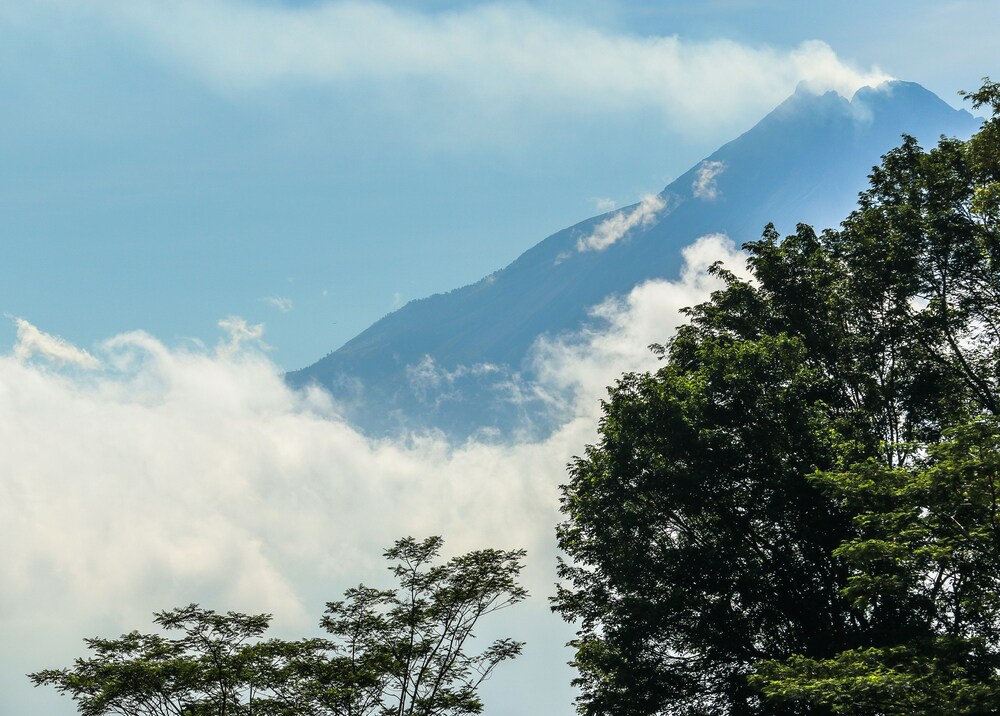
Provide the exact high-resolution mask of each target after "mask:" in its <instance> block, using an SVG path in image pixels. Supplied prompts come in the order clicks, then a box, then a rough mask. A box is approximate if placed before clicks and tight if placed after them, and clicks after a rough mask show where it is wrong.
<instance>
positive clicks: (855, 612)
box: [553, 80, 1000, 715]
mask: <svg viewBox="0 0 1000 716" xmlns="http://www.w3.org/2000/svg"><path fill="white" fill-rule="evenodd" d="M970 97H971V99H972V100H973V102H974V103H975V104H976V106H983V105H988V106H990V107H992V108H993V110H994V118H993V119H992V120H990V121H988V122H987V123H986V124H985V125H984V126H983V128H982V129H981V131H980V132H978V133H977V134H976V135H975V136H974V137H973V138H972V139H971V140H969V141H968V142H960V141H957V140H951V139H942V140H941V142H940V143H939V144H938V146H937V147H935V148H934V149H932V150H931V151H929V152H925V151H924V150H922V149H921V148H920V147H919V146H918V145H917V143H916V141H915V140H913V139H912V138H909V137H905V138H904V142H903V144H902V145H901V146H900V147H899V148H898V149H895V150H893V151H891V152H889V153H888V154H887V155H886V156H885V157H884V158H883V162H882V164H881V166H879V167H876V168H875V169H874V170H873V173H872V176H871V188H870V189H869V190H868V191H867V192H865V193H864V194H863V195H862V196H861V198H860V203H859V208H858V210H857V211H855V212H854V213H853V214H852V215H851V216H850V217H848V219H847V220H846V221H845V222H844V224H843V226H842V228H841V229H840V230H838V231H827V232H824V233H823V234H822V235H821V236H817V235H816V234H815V233H814V232H813V231H812V230H811V229H810V228H809V227H807V226H799V227H798V230H797V232H796V233H795V234H794V235H792V236H789V237H787V238H785V239H784V240H780V237H779V236H778V234H777V232H775V231H774V229H773V227H768V228H767V229H766V230H765V232H764V235H763V237H762V239H761V240H760V241H756V242H751V243H749V244H747V245H745V246H744V248H745V250H746V251H747V252H748V254H749V259H748V267H749V269H750V271H751V273H752V276H753V279H752V280H751V281H742V280H739V279H738V278H737V277H736V276H734V275H733V274H732V273H730V272H728V271H726V270H725V269H724V268H723V267H721V266H716V267H714V269H713V270H714V271H715V273H716V274H717V275H718V276H720V277H721V278H722V279H723V280H724V282H725V286H724V288H723V289H722V290H720V291H718V292H716V293H714V294H713V296H712V298H711V300H710V301H708V302H706V303H705V304H702V305H700V306H697V307H695V308H693V309H689V311H688V313H689V316H690V319H691V320H690V323H689V324H688V325H686V326H684V327H683V328H682V329H681V330H679V331H678V333H677V335H676V336H675V337H674V338H673V339H672V340H671V341H670V343H669V344H668V345H666V346H661V347H657V348H656V350H658V352H659V353H660V355H661V357H662V359H663V366H662V367H661V368H660V369H659V370H658V371H657V372H656V373H653V374H632V375H626V376H624V377H623V378H622V379H621V380H619V381H618V382H617V384H616V385H615V386H614V387H612V388H611V389H610V391H609V399H608V400H607V401H606V403H605V404H604V415H603V418H602V420H601V424H600V441H599V443H598V444H597V445H594V446H588V448H587V450H586V453H585V455H584V456H583V457H582V458H578V459H576V460H575V461H574V462H573V463H572V464H571V465H570V471H569V473H570V480H569V482H568V484H566V485H565V486H564V488H563V502H562V508H563V512H564V514H565V516H566V520H565V521H564V522H563V523H562V524H561V525H560V526H559V528H558V537H559V543H560V546H561V548H562V549H563V550H564V551H565V553H566V554H567V556H568V558H569V561H567V562H564V563H561V565H560V576H561V578H562V580H563V582H562V586H561V588H560V589H559V592H558V593H557V596H556V598H555V599H554V603H553V606H554V608H555V609H556V610H557V611H558V612H560V613H561V614H562V615H563V616H564V617H565V618H566V619H569V620H573V621H575V622H576V623H577V624H578V627H579V628H578V636H577V639H576V640H575V641H574V642H573V645H574V647H575V648H576V657H575V665H576V667H577V669H578V671H579V677H578V679H577V685H578V686H579V687H580V689H581V696H580V698H579V701H578V705H579V710H580V712H581V713H584V714H595V715H596V714H636V715H638V714H692V715H694V714H784V713H788V714H799V713H830V711H831V710H835V703H834V700H833V699H832V698H831V699H823V698H818V697H816V694H817V693H819V692H818V691H812V692H809V693H808V694H807V692H806V691H805V690H802V689H800V690H798V691H796V692H795V693H793V691H794V689H793V688H792V686H794V684H795V683H799V684H800V685H801V684H805V683H806V682H807V681H808V678H807V677H808V674H807V672H808V671H809V669H812V670H813V673H814V674H815V675H816V679H817V682H816V683H819V681H821V680H822V679H824V678H827V676H829V674H830V673H831V672H830V669H832V668H833V667H834V666H836V665H837V663H840V665H841V666H842V667H843V668H842V670H841V672H840V673H842V674H843V675H844V677H845V681H844V683H843V684H842V686H843V688H842V690H841V691H840V692H837V693H839V694H840V695H841V696H842V697H844V698H847V697H846V696H844V695H845V694H850V693H851V689H857V688H859V687H860V686H861V684H862V683H863V682H864V679H865V678H868V677H871V676H872V675H877V674H888V673H890V672H891V673H892V674H893V675H894V676H892V678H888V677H887V678H886V679H885V680H883V682H882V683H883V685H884V686H886V688H887V689H888V687H890V686H893V684H895V686H893V688H896V687H899V684H898V683H896V682H893V679H894V678H896V677H897V676H898V675H899V673H901V672H900V671H899V669H898V668H897V665H898V664H899V663H901V662H902V661H906V660H907V659H909V660H911V661H912V660H913V656H912V655H913V654H914V653H915V651H914V650H917V649H918V648H923V649H927V650H928V651H925V652H923V653H924V654H925V658H923V659H922V660H920V661H919V665H915V666H914V669H913V670H912V672H911V676H913V677H914V678H917V677H916V676H915V675H916V674H918V673H924V674H926V673H927V670H928V669H931V665H933V669H931V672H930V673H933V674H934V675H935V677H934V678H935V679H937V684H938V687H940V689H939V690H940V691H945V690H947V688H950V687H949V684H950V685H951V686H956V687H957V686H960V685H961V684H964V683H966V682H967V684H968V686H969V689H966V690H965V691H963V693H964V694H965V695H966V696H963V697H962V698H966V697H968V698H972V697H971V696H969V695H970V694H972V693H973V691H975V690H976V689H979V688H980V687H983V688H985V687H984V686H983V685H984V684H987V683H988V680H986V674H987V673H992V672H989V668H992V667H989V668H988V667H987V666H983V665H984V664H989V663H991V662H990V661H989V658H992V656H990V657H989V658H986V657H985V656H984V659H978V658H977V659H976V660H969V659H966V658H965V657H961V658H960V654H959V652H960V651H961V648H960V647H959V646H956V642H954V641H949V640H948V639H947V638H946V637H947V636H948V626H947V624H946V622H944V621H941V620H940V619H937V618H934V617H932V614H931V612H929V611H927V610H926V609H924V610H923V611H921V610H920V609H918V608H917V606H918V603H919V600H916V599H915V598H914V599H911V600H909V601H906V600H904V601H902V602H899V603H897V602H894V601H893V599H890V597H889V595H888V594H882V595H881V597H880V598H879V599H877V600H875V602H873V601H871V600H872V599H873V598H874V597H873V595H872V594H871V592H872V590H875V591H877V590H878V589H881V588H883V587H884V584H883V582H882V581H880V580H881V579H882V578H883V577H885V575H884V574H880V575H877V576H878V578H874V577H873V579H872V580H871V581H870V582H868V583H867V584H868V587H869V590H868V592H869V593H868V594H867V596H866V599H868V601H865V600H864V599H861V596H860V592H859V591H858V589H859V588H860V585H861V584H862V581H859V580H861V577H862V576H863V575H864V574H865V572H864V570H865V569H867V567H864V566H863V564H862V563H860V562H859V561H858V558H856V557H857V555H858V554H860V553H866V551H867V553H869V554H870V549H871V547H872V545H873V544H874V542H873V541H872V540H875V541H877V540H879V539H881V540H885V539H886V534H885V533H883V534H880V535H879V534H874V535H873V534H868V533H865V532H864V530H863V528H864V527H865V526H866V525H868V526H870V525H871V524H873V523H870V522H866V521H865V520H866V519H874V518H871V517H870V515H869V516H868V517H866V515H868V513H867V512H866V511H865V510H866V509H867V508H863V506H862V504H861V503H860V502H858V500H857V499H848V498H847V497H846V496H845V495H846V494H847V493H849V494H854V493H852V492H851V490H852V489H853V488H854V487H855V486H856V485H857V484H859V481H860V478H858V479H854V478H857V475H859V474H861V473H863V472H864V470H868V471H869V477H871V474H870V471H871V470H874V469H876V468H877V469H878V470H881V471H882V473H881V474H884V475H896V476H898V475H901V474H907V475H910V474H922V473H920V470H922V469H924V467H925V466H923V463H922V462H921V461H922V460H924V459H925V458H926V456H927V455H928V454H931V455H939V456H940V455H941V454H942V453H941V452H940V451H937V448H936V447H935V446H936V444H937V443H939V442H941V441H942V440H943V441H944V444H949V443H948V441H949V440H951V439H952V438H949V437H947V436H948V435H954V433H949V432H948V430H949V429H950V428H954V427H955V426H960V425H963V424H966V423H967V422H968V421H970V420H972V419H975V418H976V417H977V416H983V415H985V416H992V415H996V414H997V413H998V405H1000V400H998V396H1000V393H998V382H1000V370H998V366H1000V354H998V350H1000V340H998V339H1000V333H998V329H1000V263H998V262H1000V235H998V223H997V219H998V216H1000V214H998V205H1000V184H998V180H1000V172H998V164H1000V120H998V119H997V114H998V113H1000V101H998V100H1000V92H998V89H997V86H996V85H994V84H992V83H990V82H989V81H988V80H987V81H986V83H985V84H984V86H983V88H982V89H981V90H980V91H979V92H977V93H974V94H972V95H970ZM941 449H942V450H943V449H944V448H941ZM853 466H861V467H858V468H856V469H855V467H853ZM873 466H874V467H873ZM928 469H929V468H928ZM914 470H916V471H917V472H915V473H914V472H913V471H914ZM859 471H860V472H859ZM823 475H825V476H826V479H823V478H821V477H818V476H823ZM848 475H854V478H849V477H848ZM834 476H839V477H834ZM872 479H873V480H874V478H872ZM881 479H882V478H879V479H878V480H874V481H875V482H878V483H879V484H883V483H882V482H881ZM838 480H839V482H838ZM838 484H839V485H840V486H841V487H843V488H844V490H840V491H838V490H837V488H836V485H838ZM903 492H904V493H905V492H906V491H905V490H904V491H903ZM855 497H857V498H858V499H861V498H860V495H855ZM897 508H899V506H898V505H897V506H896V508H894V509H897ZM899 509H902V508H899ZM909 509H918V508H917V507H915V506H913V505H910V506H909ZM883 524H884V525H888V527H887V528H886V529H888V530H889V531H890V532H891V530H892V529H896V528H898V527H900V525H899V524H896V523H893V522H892V521H891V520H887V521H885V522H884V523H883ZM859 540H861V541H860V542H859ZM911 546H912V545H908V546H907V547H905V548H904V547H901V548H900V549H908V548H909V547H911ZM852 550H854V551H852ZM976 564H977V565H979V566H978V567H976V568H977V569H979V568H983V569H985V568H986V566H985V565H986V564H987V562H986V561H984V560H978V561H977V562H976ZM925 567H926V565H925ZM970 569H971V567H970ZM929 574H930V572H929V571H921V570H920V569H917V568H912V569H909V570H903V573H902V574H899V573H896V574H895V577H896V578H898V579H901V580H903V581H907V580H909V581H908V582H907V587H906V588H905V589H903V588H902V587H898V588H897V593H896V595H897V597H898V596H899V594H902V593H904V592H905V593H907V594H911V595H912V594H915V593H917V592H919V591H920V590H919V589H918V586H919V585H920V584H922V581H921V580H924V579H926V578H927V577H928V575H929ZM889 581H890V582H891V580H889ZM963 583H964V582H963ZM983 584H986V582H983ZM962 594H963V595H964V596H963V597H962V599H967V600H972V601H976V600H979V601H980V602H981V603H980V604H978V605H977V606H976V609H978V610H981V611H982V613H983V614H986V613H987V612H988V611H989V610H988V609H986V606H985V601H984V600H986V595H987V594H988V590H987V589H986V588H985V587H984V588H982V589H979V590H978V591H975V590H972V591H964V592H962ZM925 596H926V595H925ZM926 598H929V599H930V601H931V602H933V603H934V604H935V605H936V607H937V608H939V609H945V606H944V605H945V604H946V603H947V602H948V600H952V601H954V600H955V599H958V597H956V596H955V592H954V590H953V589H952V588H951V587H950V586H949V587H948V588H944V589H941V590H939V591H938V592H935V593H934V594H933V595H932V596H930V597H926ZM859 600H860V601H859ZM876 602H877V603H878V604H880V605H882V606H880V607H879V608H871V604H873V603H876ZM890 605H893V606H892V608H890ZM987 621H988V620H985V617H984V620H982V621H980V622H979V623H978V624H977V625H976V626H975V627H972V626H970V629H972V630H973V631H974V632H975V633H976V634H977V635H978V636H983V634H984V633H985V631H984V630H986V628H987V626H986V625H987ZM977 638H978V637H977ZM987 641H988V640H987ZM970 643H971V642H970ZM981 643H982V644H987V642H981ZM966 646H968V644H966ZM983 648H984V649H986V650H987V652H989V650H991V649H993V647H992V646H984V647H983ZM872 649H875V650H876V651H871V650H872ZM880 653H881V654H884V655H885V660H883V661H881V662H880V661H878V659H877V658H876V657H877V656H878V654H880ZM985 653H986V652H984V654H985ZM799 667H801V668H799ZM782 669H784V671H782ZM796 669H799V671H796ZM921 669H923V671H921ZM984 669H985V671H984ZM796 674H798V675H799V677H801V679H802V680H801V681H800V682H795V681H794V679H795V678H798V677H796ZM851 679H854V681H853V682H852V681H851ZM963 680H964V681H963ZM932 681H933V679H931V680H926V679H925V683H927V684H928V685H930V684H931V683H932ZM824 688H825V687H824ZM899 688H902V687H899ZM970 689H971V690H970ZM890 691H891V689H888V691H886V693H889V692H890ZM932 692H933V688H931V687H930V686H928V690H927V693H928V694H929V693H932ZM900 693H901V692H900ZM782 696H786V697H788V698H784V697H782ZM888 698H890V699H891V697H888ZM924 703H928V701H927V700H925V702H924ZM912 706H913V704H912V703H911V704H910V707H911V710H913V709H912ZM884 707H885V704H884V703H883V704H882V705H881V706H876V705H874V704H869V707H868V710H864V708H862V707H859V709H860V710H858V711H855V712H852V713H870V714H877V713H895V712H894V711H886V710H884ZM901 708H902V707H901ZM880 709H881V710H880ZM918 712H919V711H918ZM928 713H936V712H932V711H928Z"/></svg>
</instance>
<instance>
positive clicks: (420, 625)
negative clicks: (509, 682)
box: [29, 537, 527, 716]
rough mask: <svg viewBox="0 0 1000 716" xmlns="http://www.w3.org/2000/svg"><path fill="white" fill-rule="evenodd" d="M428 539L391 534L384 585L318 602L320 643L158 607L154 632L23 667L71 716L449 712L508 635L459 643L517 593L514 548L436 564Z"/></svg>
mask: <svg viewBox="0 0 1000 716" xmlns="http://www.w3.org/2000/svg"><path fill="white" fill-rule="evenodd" d="M441 546H442V540H441V538H440V537H430V538H428V539H425V540H422V541H418V540H415V539H413V538H406V539H401V540H398V541H397V542H396V543H395V545H394V546H393V547H392V548H390V549H388V550H386V552H385V556H386V558H388V559H389V560H390V561H391V562H393V566H392V567H391V570H392V572H393V574H394V576H395V577H396V579H397V581H398V587H397V588H395V589H389V590H379V589H372V588H370V587H366V586H364V585H359V586H358V587H355V588H352V589H349V590H347V592H346V593H345V598H344V600H342V601H337V602H330V603H329V604H328V605H327V609H326V613H325V615H324V617H323V619H322V621H321V625H322V626H323V627H324V628H325V629H326V631H327V632H329V634H330V635H331V637H330V638H329V639H303V640H299V641H283V640H279V639H267V640H265V639H264V638H263V635H264V632H265V631H266V630H267V628H268V625H269V623H270V615H268V614H258V615H246V614H239V613H235V612H229V613H227V614H225V615H222V614H217V613H215V612H213V611H210V610H206V609H202V608H200V607H198V606H197V605H190V606H188V607H183V608H180V609H174V610H171V611H166V612H160V613H157V614H156V615H155V619H154V621H155V623H156V624H157V625H158V626H159V627H161V628H162V629H163V630H164V632H167V633H169V632H171V631H179V632H180V636H179V637H178V638H170V637H169V636H167V635H166V634H140V633H139V632H131V633H129V634H126V635H124V636H122V637H120V638H118V639H87V640H86V643H87V646H88V647H89V648H90V649H91V651H92V652H93V654H92V655H91V656H89V657H87V658H80V659H77V660H76V662H75V664H74V666H73V668H67V669H50V670H45V671H39V672H36V673H34V674H30V675H29V676H30V678H31V680H32V681H33V682H34V683H35V685H36V686H40V685H48V686H53V687H55V688H56V689H57V690H58V691H60V692H61V693H64V694H67V695H69V696H71V697H72V698H73V699H74V700H75V701H76V704H77V709H78V711H79V713H81V714H84V716H103V715H104V714H118V715H120V716H171V715H172V716H460V715H462V714H477V713H480V712H481V711H482V709H483V704H482V701H481V700H480V698H479V696H478V688H479V686H480V685H481V684H482V682H483V681H484V680H485V679H486V678H488V677H489V676H490V674H491V673H492V672H493V670H494V669H495V668H496V666H497V665H498V664H500V662H502V661H505V660H507V659H511V658H514V657H516V656H517V655H518V654H519V653H520V651H521V647H522V644H521V643H520V642H516V641H513V640H511V639H499V640H496V641H494V642H493V643H492V644H490V645H489V646H487V647H486V649H484V650H483V651H482V652H480V653H469V651H468V647H469V640H470V639H472V638H473V637H474V629H475V627H476V625H477V624H478V623H479V620H480V619H481V618H482V617H485V616H487V615H489V614H492V613H493V612H496V611H498V610H500V609H504V608H506V607H509V606H511V605H513V604H516V603H517V602H520V601H522V600H523V599H524V598H525V597H526V596H527V592H526V591H525V590H524V588H523V587H521V586H520V585H519V584H518V583H517V577H518V575H519V574H520V571H521V568H522V564H521V560H522V559H523V558H524V552H523V551H520V550H517V551H501V550H496V549H484V550H477V551H473V552H469V553H468V554H464V555H461V556H458V557H454V558H452V559H450V560H448V561H447V562H445V563H443V564H437V563H436V560H437V557H438V554H439V552H440V549H441Z"/></svg>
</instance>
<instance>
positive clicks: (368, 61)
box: [36, 0, 888, 133]
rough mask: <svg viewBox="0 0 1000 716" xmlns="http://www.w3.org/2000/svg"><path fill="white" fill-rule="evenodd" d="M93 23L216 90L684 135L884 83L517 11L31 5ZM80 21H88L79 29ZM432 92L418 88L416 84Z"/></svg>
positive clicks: (828, 52)
mask: <svg viewBox="0 0 1000 716" xmlns="http://www.w3.org/2000/svg"><path fill="white" fill-rule="evenodd" d="M36 2H37V3H38V4H40V5H41V6H42V7H49V8H55V9H56V11H57V12H58V13H60V15H61V16H66V15H67V14H69V15H85V16H87V17H90V16H95V15H96V17H97V19H98V21H99V24H100V25H101V26H104V27H106V28H112V29H113V30H112V31H114V32H117V33H119V34H121V35H124V36H125V37H127V38H129V39H130V40H133V44H134V46H136V47H138V48H143V50H144V51H148V52H151V53H153V54H154V55H156V56H157V57H159V58H160V59H161V60H162V61H163V62H164V63H165V64H167V65H168V66H171V67H179V68H182V69H184V70H185V71H188V72H190V73H193V75H195V76H197V77H199V78H201V79H203V80H204V81H206V82H208V83H211V84H212V85H214V86H216V87H218V88H219V89H221V90H223V91H226V92H232V91H254V90H256V89H260V88H267V87H276V86H287V85H288V84H289V83H294V84H305V85H318V86H340V87H354V88H357V87H368V88H373V91H382V90H385V91H388V93H389V95H390V96H393V97H398V96H399V95H400V94H402V91H403V90H407V89H408V90H410V91H414V90H415V91H416V93H415V95H412V96H417V97H421V98H424V100H426V98H427V97H428V96H429V95H433V94H434V93H436V92H444V93H445V94H450V95H452V96H453V97H458V98H460V100H459V101H460V102H461V103H462V104H463V105H465V104H468V103H470V102H471V103H475V104H480V105H482V106H488V107H491V108H493V109H494V110H495V109H496V108H498V107H510V108H523V106H524V105H525V104H527V105H530V106H533V107H536V108H539V107H544V108H549V109H552V110H553V111H557V112H573V113H579V112H605V111H622V110H635V109H642V108H653V109H656V110H659V111H660V112H662V113H663V114H664V115H665V117H666V118H667V119H668V120H669V121H671V122H672V123H674V124H676V125H678V126H680V127H682V128H683V127H686V128H687V129H689V130H690V131H692V132H695V133H697V132H703V131H705V130H706V129H707V128H709V127H712V126H717V125H719V124H726V125H727V126H728V124H727V123H728V122H730V121H731V117H732V115H733V114H739V113H742V112H749V113H750V114H751V115H753V114H758V113H759V112H761V111H764V110H766V109H769V108H770V107H772V106H774V105H775V104H777V103H778V102H779V101H781V100H782V99H784V98H785V97H786V96H787V95H788V94H790V93H791V92H792V90H793V89H794V87H795V85H796V84H797V83H798V82H799V81H805V82H806V83H807V84H808V85H810V86H811V87H813V88H815V89H823V90H826V89H834V90H837V91H839V92H841V93H844V94H850V93H852V92H853V91H854V90H855V89H857V88H858V87H860V86H862V85H866V84H870V85H874V84H878V83H879V82H881V81H883V80H885V79H888V76H887V75H886V74H885V73H883V72H881V71H880V70H879V69H878V68H876V67H872V68H869V69H859V68H856V67H853V66H851V65H849V64H848V63H845V62H844V61H842V60H840V59H839V58H838V57H837V56H836V54H835V53H834V51H833V50H832V49H831V48H830V47H829V46H828V45H826V44H825V43H823V42H819V41H807V42H803V43H801V44H799V45H798V46H795V47H791V48H774V47H767V46H761V45H753V46H751V45H745V44H741V43H738V42H734V41H731V40H721V39H716V40H686V39H683V38H680V37H677V36H640V35H634V34H626V33H622V32H616V31H610V30H607V29H605V28H604V27H599V26H596V25H588V24H584V23H583V22H581V21H579V20H572V19H566V18H563V17H559V16H556V15H554V14H551V13H547V12H544V11H542V10H539V9H535V8H532V7H530V6H528V5H525V4H522V3H489V4H482V5H475V6H472V7H467V8H462V9H451V10H448V11H441V12H419V11H415V10H411V9H407V8H402V7H398V6H391V5H388V4H384V3H379V2H364V1H361V2H354V1H347V2H339V1H335V2H319V3H306V4H302V5H299V6H295V7H290V6H288V5H284V4H277V3H266V4H265V3H259V2H250V1H249V0H109V1H108V2H102V3H87V4H81V3H77V2H75V1H71V0H36ZM88 24H91V23H88ZM428 89H429V90H432V92H428V91H427V90H428Z"/></svg>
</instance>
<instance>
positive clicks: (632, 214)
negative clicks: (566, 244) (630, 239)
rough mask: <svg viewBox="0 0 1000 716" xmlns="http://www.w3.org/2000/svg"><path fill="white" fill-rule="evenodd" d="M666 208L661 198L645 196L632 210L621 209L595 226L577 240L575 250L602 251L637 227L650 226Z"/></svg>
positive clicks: (656, 195) (652, 195) (654, 195)
mask: <svg viewBox="0 0 1000 716" xmlns="http://www.w3.org/2000/svg"><path fill="white" fill-rule="evenodd" d="M666 207H667V202H666V200H665V199H664V198H663V197H662V196H659V195H658V194H647V195H646V196H644V197H642V200H641V201H640V202H639V203H638V204H636V205H635V206H634V207H633V208H631V209H622V210H621V211H619V212H618V213H616V214H614V215H613V216H610V217H608V218H607V219H605V220H604V221H602V222H601V223H599V224H598V225H597V226H595V227H594V230H593V231H592V232H591V233H590V234H588V235H587V236H584V237H582V238H580V239H578V240H577V242H576V250H577V251H579V252H581V253H582V252H584V251H604V249H606V248H608V247H609V246H611V245H612V244H615V243H617V242H619V241H621V240H622V239H623V238H625V236H626V235H627V234H628V232H630V231H631V230H632V229H634V228H636V227H637V226H638V227H641V228H646V227H648V226H652V225H653V224H654V223H656V219H657V218H658V217H659V215H660V212H662V211H663V210H664V209H665V208H666Z"/></svg>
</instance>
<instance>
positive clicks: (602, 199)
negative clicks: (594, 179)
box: [590, 196, 618, 213]
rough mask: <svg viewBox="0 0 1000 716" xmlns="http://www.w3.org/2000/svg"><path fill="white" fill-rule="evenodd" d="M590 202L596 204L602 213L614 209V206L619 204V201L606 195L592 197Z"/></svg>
mask: <svg viewBox="0 0 1000 716" xmlns="http://www.w3.org/2000/svg"><path fill="white" fill-rule="evenodd" d="M590 203H591V204H593V205H594V208H595V209H597V210H598V211H600V212H602V213H603V212H605V211H614V208H615V207H616V206H618V202H616V201H615V200H614V199H612V198H610V197H606V196H595V197H591V199H590Z"/></svg>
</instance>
